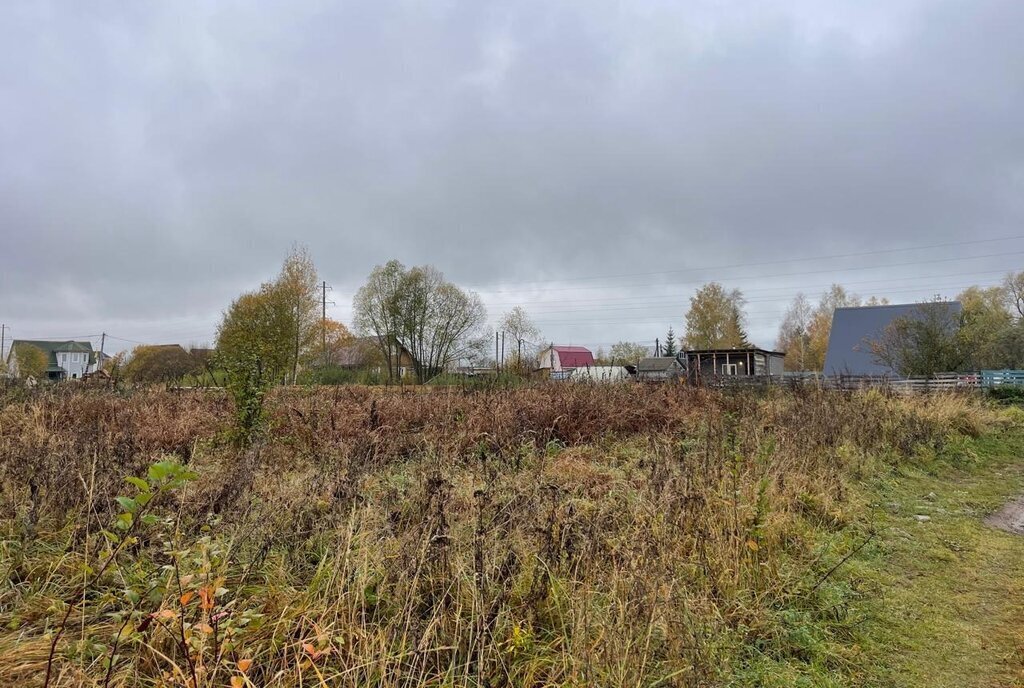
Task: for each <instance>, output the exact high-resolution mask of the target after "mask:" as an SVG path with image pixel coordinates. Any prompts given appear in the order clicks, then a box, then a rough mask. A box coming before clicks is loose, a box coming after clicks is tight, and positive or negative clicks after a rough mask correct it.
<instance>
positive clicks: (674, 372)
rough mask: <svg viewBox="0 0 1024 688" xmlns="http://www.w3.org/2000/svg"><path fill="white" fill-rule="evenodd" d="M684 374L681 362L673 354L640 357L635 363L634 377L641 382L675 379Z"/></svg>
mask: <svg viewBox="0 0 1024 688" xmlns="http://www.w3.org/2000/svg"><path fill="white" fill-rule="evenodd" d="M684 374H685V369H684V368H683V364H682V363H680V362H679V359H678V358H676V357H675V356H652V357H650V358H641V359H640V361H639V362H638V363H637V365H636V379H637V380H641V381H643V382H660V381H663V380H677V379H679V378H681V377H682V376H683V375H684Z"/></svg>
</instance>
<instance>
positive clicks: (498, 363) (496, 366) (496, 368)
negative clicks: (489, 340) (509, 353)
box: [494, 330, 501, 375]
mask: <svg viewBox="0 0 1024 688" xmlns="http://www.w3.org/2000/svg"><path fill="white" fill-rule="evenodd" d="M500 372H501V361H500V360H499V359H498V331H497V330H495V331H494V374H495V375H497V374H498V373H500Z"/></svg>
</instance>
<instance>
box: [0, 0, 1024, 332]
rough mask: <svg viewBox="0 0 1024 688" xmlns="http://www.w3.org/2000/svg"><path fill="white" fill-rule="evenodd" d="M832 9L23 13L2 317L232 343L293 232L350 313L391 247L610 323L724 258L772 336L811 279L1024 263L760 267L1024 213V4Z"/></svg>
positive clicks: (589, 324) (667, 301)
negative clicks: (239, 307) (231, 311)
mask: <svg viewBox="0 0 1024 688" xmlns="http://www.w3.org/2000/svg"><path fill="white" fill-rule="evenodd" d="M823 4H825V3H818V2H812V1H811V0H806V1H803V2H791V3H786V4H785V5H783V4H780V3H770V4H769V5H766V4H765V3H759V2H753V1H749V2H739V3H734V4H731V5H730V6H729V8H728V9H726V8H723V7H722V6H721V5H720V4H719V3H710V2H707V3H686V4H685V5H684V4H678V3H658V2H635V3H627V4H622V3H612V2H597V3H595V2H580V3H575V4H568V3H567V4H552V3H544V2H539V1H535V2H524V3H515V4H514V5H509V4H508V3H497V2H466V3H435V4H417V3H407V2H380V3H372V4H365V3H364V4H361V5H356V4H345V5H342V4H333V3H323V2H299V3H281V4H277V5H271V4H269V3H259V4H258V5H252V4H249V3H236V4H222V5H218V6H217V8H215V9H214V8H211V7H210V6H200V5H198V4H197V5H188V4H185V3H174V4H168V5H163V6H155V5H142V4H136V5H130V6H125V5H123V4H122V3H110V4H107V5H98V4H93V3H89V4H83V3H71V2H67V3H53V4H46V3H31V4H23V5H21V6H18V5H12V6H10V7H5V8H4V9H2V10H0V19H2V21H0V41H2V42H3V44H4V45H5V46H6V48H7V50H6V51H5V52H6V53H7V54H8V55H10V56H11V59H8V60H7V61H5V62H4V63H2V64H0V150H2V152H3V154H2V156H0V237H2V243H0V320H3V321H4V322H7V323H8V324H10V325H12V327H13V328H14V332H15V334H16V336H19V335H20V336H24V335H38V336H49V335H52V336H63V335H78V334H86V333H89V334H91V333H95V332H98V331H104V330H105V331H108V332H114V333H116V334H118V335H119V336H122V337H125V338H128V339H135V340H140V341H166V340H171V341H183V342H188V341H193V340H198V341H202V340H204V339H207V340H208V339H209V338H210V337H211V336H212V333H213V329H214V326H215V323H216V320H217V317H218V314H219V312H220V310H221V309H222V308H224V307H225V306H226V305H227V303H228V302H229V301H230V299H231V298H232V297H233V296H235V295H236V294H237V293H239V292H240V291H242V290H244V289H248V288H252V287H254V286H256V285H257V284H258V283H259V282H260V281H262V280H265V279H267V278H269V277H270V276H272V275H273V274H274V273H275V272H276V269H277V266H278V263H279V261H280V259H281V257H282V256H283V254H284V253H285V252H286V250H287V249H288V247H289V245H290V244H291V243H292V242H293V241H299V242H302V243H305V244H307V245H308V246H309V247H310V249H311V250H312V252H313V254H314V255H315V257H316V259H317V262H318V265H319V267H320V269H321V272H322V273H323V274H324V276H325V277H326V278H327V279H328V280H329V281H330V282H332V284H334V286H335V293H334V298H335V300H336V301H338V307H337V308H336V309H335V314H336V315H337V316H338V317H342V318H344V317H346V315H347V313H348V309H349V303H348V302H349V300H350V298H351V294H352V292H353V291H354V290H355V288H357V287H358V285H359V283H360V282H361V280H362V279H363V278H364V277H365V276H366V274H367V273H368V272H369V270H370V269H371V268H372V266H373V265H374V264H376V263H380V262H383V261H385V260H387V259H389V258H391V257H397V258H399V259H401V260H403V261H405V262H407V263H433V264H435V265H437V266H438V267H440V268H441V269H442V270H444V271H445V272H446V273H447V274H448V275H449V277H451V278H453V279H455V280H457V281H459V282H461V283H463V284H466V285H471V286H473V287H474V288H476V289H478V290H480V291H481V293H482V294H483V295H484V296H485V297H486V299H487V301H488V303H489V305H490V310H491V312H492V314H493V315H494V316H497V315H498V314H499V313H500V311H501V310H502V309H504V308H506V307H507V306H508V305H509V304H513V303H519V302H521V303H524V304H525V305H526V306H527V308H528V310H532V311H533V312H534V313H535V315H536V317H537V318H538V319H539V320H542V321H543V322H544V330H545V336H546V337H547V338H550V339H555V340H559V341H564V342H566V343H570V342H573V343H588V344H593V345H596V344H600V343H604V344H608V343H610V342H613V341H615V340H617V339H621V338H633V339H640V340H653V338H654V337H655V336H660V335H662V334H663V331H664V330H665V329H666V328H667V325H668V324H670V323H673V324H674V325H675V327H676V330H677V331H679V330H681V328H682V315H683V312H684V311H685V308H686V302H687V299H688V297H689V296H690V294H691V293H692V291H693V289H694V288H695V287H696V286H697V285H698V284H699V283H700V282H701V281H704V280H705V279H713V278H717V279H720V280H721V281H723V282H726V283H728V284H730V285H734V286H737V287H739V288H741V289H744V290H745V291H747V293H748V297H749V300H750V305H749V308H748V312H749V314H750V330H751V332H752V334H753V335H754V337H755V338H756V339H757V340H758V341H759V342H761V343H763V344H770V343H771V340H772V339H773V336H774V332H775V328H776V326H777V319H778V316H779V314H780V313H781V310H782V309H783V308H784V307H785V303H786V302H787V301H788V300H789V298H791V296H792V294H793V293H794V292H795V291H796V290H797V289H803V290H805V291H808V292H810V293H812V294H813V293H817V292H818V291H821V290H822V288H823V286H824V285H826V284H827V283H828V282H830V281H832V280H838V281H844V282H850V283H854V287H853V288H854V289H855V290H856V291H859V292H861V293H865V294H869V293H878V294H889V295H890V297H891V298H892V299H893V300H894V301H900V300H911V299H914V298H920V297H925V296H928V295H929V294H931V293H934V292H936V291H940V292H944V293H945V292H951V293H955V292H956V291H957V290H958V289H959V288H960V287H962V286H964V285H967V284H970V283H974V282H991V281H994V280H996V279H997V278H998V275H999V272H1000V271H1005V270H1009V269H1012V268H1014V267H1016V266H1019V265H1021V262H1022V261H1021V255H1019V253H1018V254H1014V252H1020V251H1024V241H1020V240H1015V241H1006V242H995V243H988V244H977V245H969V244H965V245H962V246H958V247H941V248H935V249H929V250H921V251H919V252H898V253H892V254H880V255H878V256H873V257H860V258H857V257H851V258H841V259H840V258H836V259H828V260H820V261H802V262H795V263H791V264H772V265H758V263H759V262H774V261H779V260H783V259H787V258H794V257H796V258H801V257H808V256H825V255H835V254H845V253H851V252H859V251H870V250H879V249H889V248H902V247H910V246H923V245H933V244H939V243H945V242H956V241H970V240H975V239H986V238H993V237H1003V236H1016V235H1021V234H1024V231H1022V227H1024V225H1022V223H1021V220H1022V218H1024V194H1022V193H1021V192H1022V191H1024V128H1022V127H1021V126H1020V122H1021V121H1024V82H1022V81H1021V79H1020V74H1022V73H1024V44H1022V43H1021V41H1020V40H1019V37H1018V32H1019V27H1020V26H1021V25H1024V5H1022V4H1021V3H1019V2H1012V1H1009V0H1007V1H1004V2H996V1H994V0H993V1H984V0H982V1H978V2H970V3H966V2H953V1H946V2H924V1H921V2H909V1H907V2H892V1H891V0H888V1H886V2H868V3H866V2H853V1H852V0H851V1H850V2H840V3H827V4H828V5H829V7H828V8H827V9H826V8H822V7H821V5H823ZM990 254H1002V255H997V256H994V257H986V258H977V259H973V260H967V259H964V260H962V261H949V260H948V259H950V258H965V257H967V256H971V255H986V256H987V255H990ZM914 261H917V262H916V264H913V265H903V263H911V262H914ZM927 261H935V262H927ZM886 264H900V265H897V266H895V267H889V268H886V267H885V265H886ZM728 265H742V266H743V267H736V268H722V269H718V270H701V268H707V267H708V266H728ZM871 265H877V266H878V267H877V268H875V269H870V270H868V269H862V268H866V267H867V266H871ZM853 268H856V269H853ZM816 270H817V272H815V271H816ZM666 271H677V272H673V273H670V274H652V275H647V276H641V277H631V278H611V277H608V278H606V279H598V280H584V281H573V280H575V279H576V278H579V277H589V276H603V275H608V276H610V275H620V274H634V273H646V272H650V273H655V272H666ZM760 276H769V277H764V278H763V279H762V278H761V277H760ZM583 287H590V289H583ZM69 330H71V331H69Z"/></svg>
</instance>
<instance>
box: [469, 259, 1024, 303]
mask: <svg viewBox="0 0 1024 688" xmlns="http://www.w3.org/2000/svg"><path fill="white" fill-rule="evenodd" d="M1019 255H1024V251H1009V252H1007V251H1004V252H1002V253H987V254H983V255H978V256H957V257H955V258H934V259H930V260H915V261H908V262H904V263H885V264H876V265H862V266H857V267H844V268H825V269H821V270H805V271H803V272H780V273H775V274H771V275H749V276H746V277H725V278H720V279H719V281H729V282H741V281H746V280H762V279H776V278H779V277H801V276H804V275H821V274H836V273H840V272H853V271H855V270H885V269H889V268H901V267H909V266H913V265H930V264H935V263H953V262H957V261H961V260H978V259H981V258H1002V257H1005V256H1019ZM701 269H704V268H701ZM703 281H704V280H692V281H683V282H663V283H658V284H664V285H669V284H675V285H685V284H698V283H701V282H703ZM642 286H650V285H645V284H623V285H614V287H606V286H600V287H558V288H549V289H546V290H545V291H548V292H551V291H580V290H584V291H585V290H593V289H608V288H618V289H622V288H627V287H642ZM484 293H490V294H503V293H506V294H507V293H512V290H509V289H494V290H491V291H485V292H484Z"/></svg>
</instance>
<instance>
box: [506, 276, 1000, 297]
mask: <svg viewBox="0 0 1024 688" xmlns="http://www.w3.org/2000/svg"><path fill="white" fill-rule="evenodd" d="M1008 271H1012V268H1008V269H1005V270H986V271H982V272H973V271H972V272H953V273H939V274H932V275H912V276H909V277H890V278H882V279H871V280H856V281H852V282H850V281H846V280H844V281H843V282H842V283H841V285H842V286H843V287H849V286H863V285H866V284H883V285H887V284H889V283H892V282H896V281H907V280H917V281H920V280H934V279H941V278H947V277H982V276H990V275H1005V274H1006V273H1007V272H1008ZM694 284H696V282H694ZM834 284H836V282H831V283H828V284H814V285H806V284H800V285H783V286H779V287H762V288H754V289H744V290H743V294H744V295H747V294H760V293H763V292H769V291H779V292H785V294H783V295H782V296H786V295H787V294H793V295H795V294H796V292H801V293H802V292H811V291H812V290H816V289H822V290H827V289H828V288H830V287H831V286H832V285H834ZM885 289H887V287H885V286H881V287H876V288H875V289H873V290H872V291H880V290H885ZM794 290H795V291H794ZM679 298H680V294H679V293H678V292H672V293H668V294H637V295H635V296H621V297H617V296H615V297H606V298H590V297H587V298H582V299H577V298H574V299H573V300H572V303H599V304H604V303H611V302H618V301H627V302H628V301H637V300H643V299H667V300H673V301H675V300H678V299H679ZM529 304H538V305H561V302H560V301H552V300H550V299H549V300H539V299H538V300H531V299H523V300H517V301H500V302H494V301H491V302H488V304H487V305H488V306H523V305H529Z"/></svg>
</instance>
